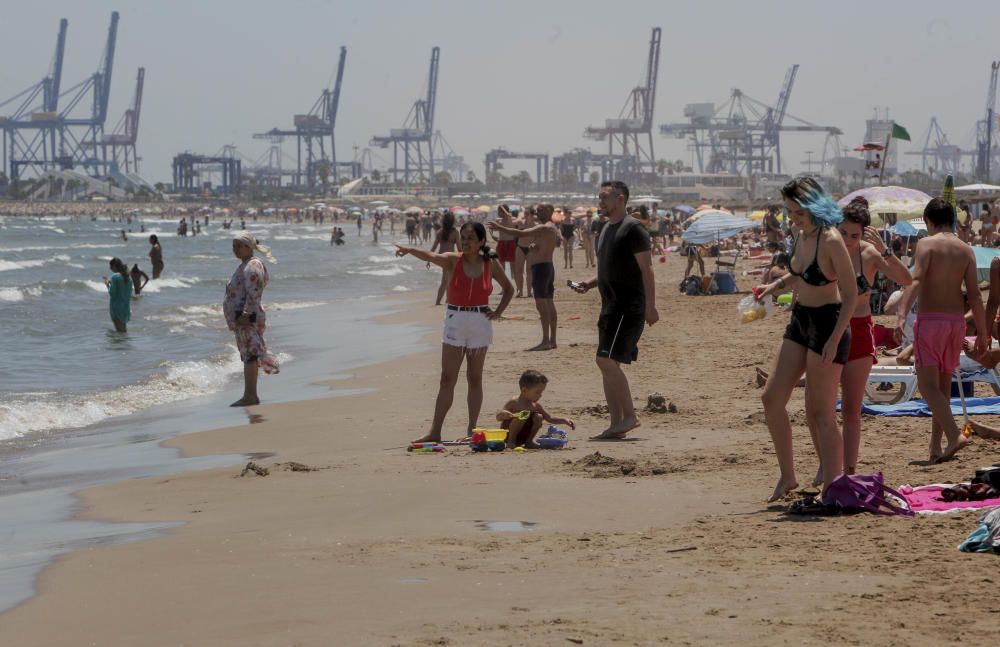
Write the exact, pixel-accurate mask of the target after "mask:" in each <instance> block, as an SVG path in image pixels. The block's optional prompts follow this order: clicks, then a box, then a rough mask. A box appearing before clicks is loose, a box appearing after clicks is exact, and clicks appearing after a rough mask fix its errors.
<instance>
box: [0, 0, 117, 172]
mask: <svg viewBox="0 0 1000 647" xmlns="http://www.w3.org/2000/svg"><path fill="white" fill-rule="evenodd" d="M118 19H119V16H118V12H117V11H115V12H112V14H111V25H110V27H109V28H108V35H107V41H106V43H105V46H104V52H103V54H102V55H101V62H100V65H99V68H98V70H97V71H96V72H95V73H94V74H92V75H90V76H89V77H87V78H86V79H84V80H83V81H81V82H80V83H78V84H76V85H75V86H73V87H71V88H69V89H68V90H66V91H65V92H63V91H62V89H61V85H62V63H63V57H64V54H65V48H66V30H67V25H68V22H67V20H66V19H65V18H63V19H62V20H60V21H59V36H58V38H57V40H56V53H55V56H54V57H53V62H52V66H51V68H50V71H49V74H48V75H47V76H46V77H45V78H44V79H42V81H41V82H40V83H38V84H36V85H34V86H31V87H30V88H28V89H27V90H24V91H22V92H20V93H18V94H16V95H14V96H13V97H11V98H10V99H7V100H6V101H4V102H0V110H2V109H3V108H4V107H5V106H8V105H14V106H15V108H14V110H13V112H11V113H9V114H7V115H4V116H0V130H2V131H3V166H4V168H5V169H7V170H8V172H9V175H10V177H11V178H18V177H21V176H22V175H23V174H24V173H25V172H26V171H28V172H32V171H33V172H34V173H36V174H42V173H44V172H46V171H49V170H59V169H73V168H77V167H79V168H82V169H84V170H85V171H86V172H87V173H88V174H90V175H95V176H96V175H107V172H108V168H109V167H108V159H107V157H106V155H104V151H105V149H104V148H103V147H102V146H101V144H102V141H103V137H104V123H105V121H106V120H107V116H108V102H109V100H110V98H111V73H112V70H113V69H114V60H115V43H116V41H117V37H118ZM64 98H66V100H65V101H62V100H63V99H64ZM87 98H89V105H90V110H89V113H87V114H86V116H83V115H77V114H75V112H74V111H76V109H77V106H79V105H80V104H81V102H83V100H84V99H87ZM39 102H40V103H39Z"/></svg>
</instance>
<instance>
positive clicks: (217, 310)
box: [180, 305, 222, 317]
mask: <svg viewBox="0 0 1000 647" xmlns="http://www.w3.org/2000/svg"><path fill="white" fill-rule="evenodd" d="M180 311H181V312H183V313H184V314H186V315H194V316H196V317H197V316H202V317H217V316H220V315H221V314H222V306H221V305H204V306H181V307H180Z"/></svg>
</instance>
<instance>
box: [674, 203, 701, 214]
mask: <svg viewBox="0 0 1000 647" xmlns="http://www.w3.org/2000/svg"><path fill="white" fill-rule="evenodd" d="M670 208H671V209H673V210H674V211H680V212H681V213H686V214H687V215H689V216H690V215H692V214H693V213H694V211H695V209H694V207H692V206H691V205H689V204H678V205H674V206H673V207H670Z"/></svg>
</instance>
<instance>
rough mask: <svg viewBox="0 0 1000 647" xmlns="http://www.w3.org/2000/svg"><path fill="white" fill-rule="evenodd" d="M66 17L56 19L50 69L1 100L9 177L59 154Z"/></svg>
mask: <svg viewBox="0 0 1000 647" xmlns="http://www.w3.org/2000/svg"><path fill="white" fill-rule="evenodd" d="M68 26H69V21H68V20H66V19H65V18H63V19H61V20H60V21H59V34H58V36H57V37H56V50H55V55H54V56H53V57H52V63H51V65H50V66H49V72H48V74H46V76H45V77H44V78H43V79H42V80H41V81H39V82H38V83H36V84H34V85H32V86H31V87H29V88H27V89H25V90H22V91H21V92H18V93H17V94H15V95H14V96H13V97H11V98H9V99H7V100H6V101H3V102H0V111H6V110H10V108H8V106H10V107H11V108H13V109H12V111H10V112H8V113H7V114H6V115H4V114H3V113H2V112H0V130H2V132H3V167H2V170H3V171H4V172H5V173H7V175H9V176H10V177H11V178H17V177H20V176H21V174H22V173H21V172H22V169H24V168H25V167H36V166H37V167H39V169H38V170H44V168H45V167H46V166H47V165H48V164H50V163H51V162H52V161H53V160H55V158H56V156H57V154H58V150H59V149H58V146H59V130H60V126H59V123H58V110H59V91H60V85H61V83H62V67H63V57H64V55H65V52H66V30H67V28H68Z"/></svg>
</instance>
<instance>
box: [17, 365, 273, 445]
mask: <svg viewBox="0 0 1000 647" xmlns="http://www.w3.org/2000/svg"><path fill="white" fill-rule="evenodd" d="M289 359H291V356H290V355H288V354H284V353H282V354H280V355H279V360H281V361H287V360H289ZM164 367H165V369H166V370H165V371H164V372H163V373H160V374H158V375H155V376H152V377H150V378H147V379H146V380H143V381H141V382H140V383H137V384H130V385H126V386H122V387H118V388H116V389H112V390H110V391H105V392H101V393H91V394H79V395H66V394H53V393H48V394H38V393H33V394H19V395H17V396H14V397H12V398H5V399H4V402H3V403H0V440H4V439H9V438H16V437H19V436H23V435H24V434H27V433H32V432H43V431H54V430H57V429H80V428H83V427H87V426H89V425H92V424H94V423H97V422H100V421H102V420H105V419H107V418H111V417H115V416H124V415H128V414H131V413H135V412H136V411H139V410H141V409H145V408H148V407H152V406H156V405H159V404H167V403H170V402H176V401H178V400H183V399H186V398H189V397H192V396H197V395H207V394H210V393H215V392H217V391H220V390H221V389H222V388H223V387H224V385H225V384H226V382H227V381H229V380H230V379H232V378H233V377H235V376H236V375H239V374H240V373H242V371H243V363H242V362H240V356H239V353H237V352H236V349H235V347H231V346H230V347H229V351H228V352H227V353H225V354H224V355H219V356H217V357H215V358H213V359H209V360H200V361H194V362H178V363H167V364H165V365H164Z"/></svg>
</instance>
